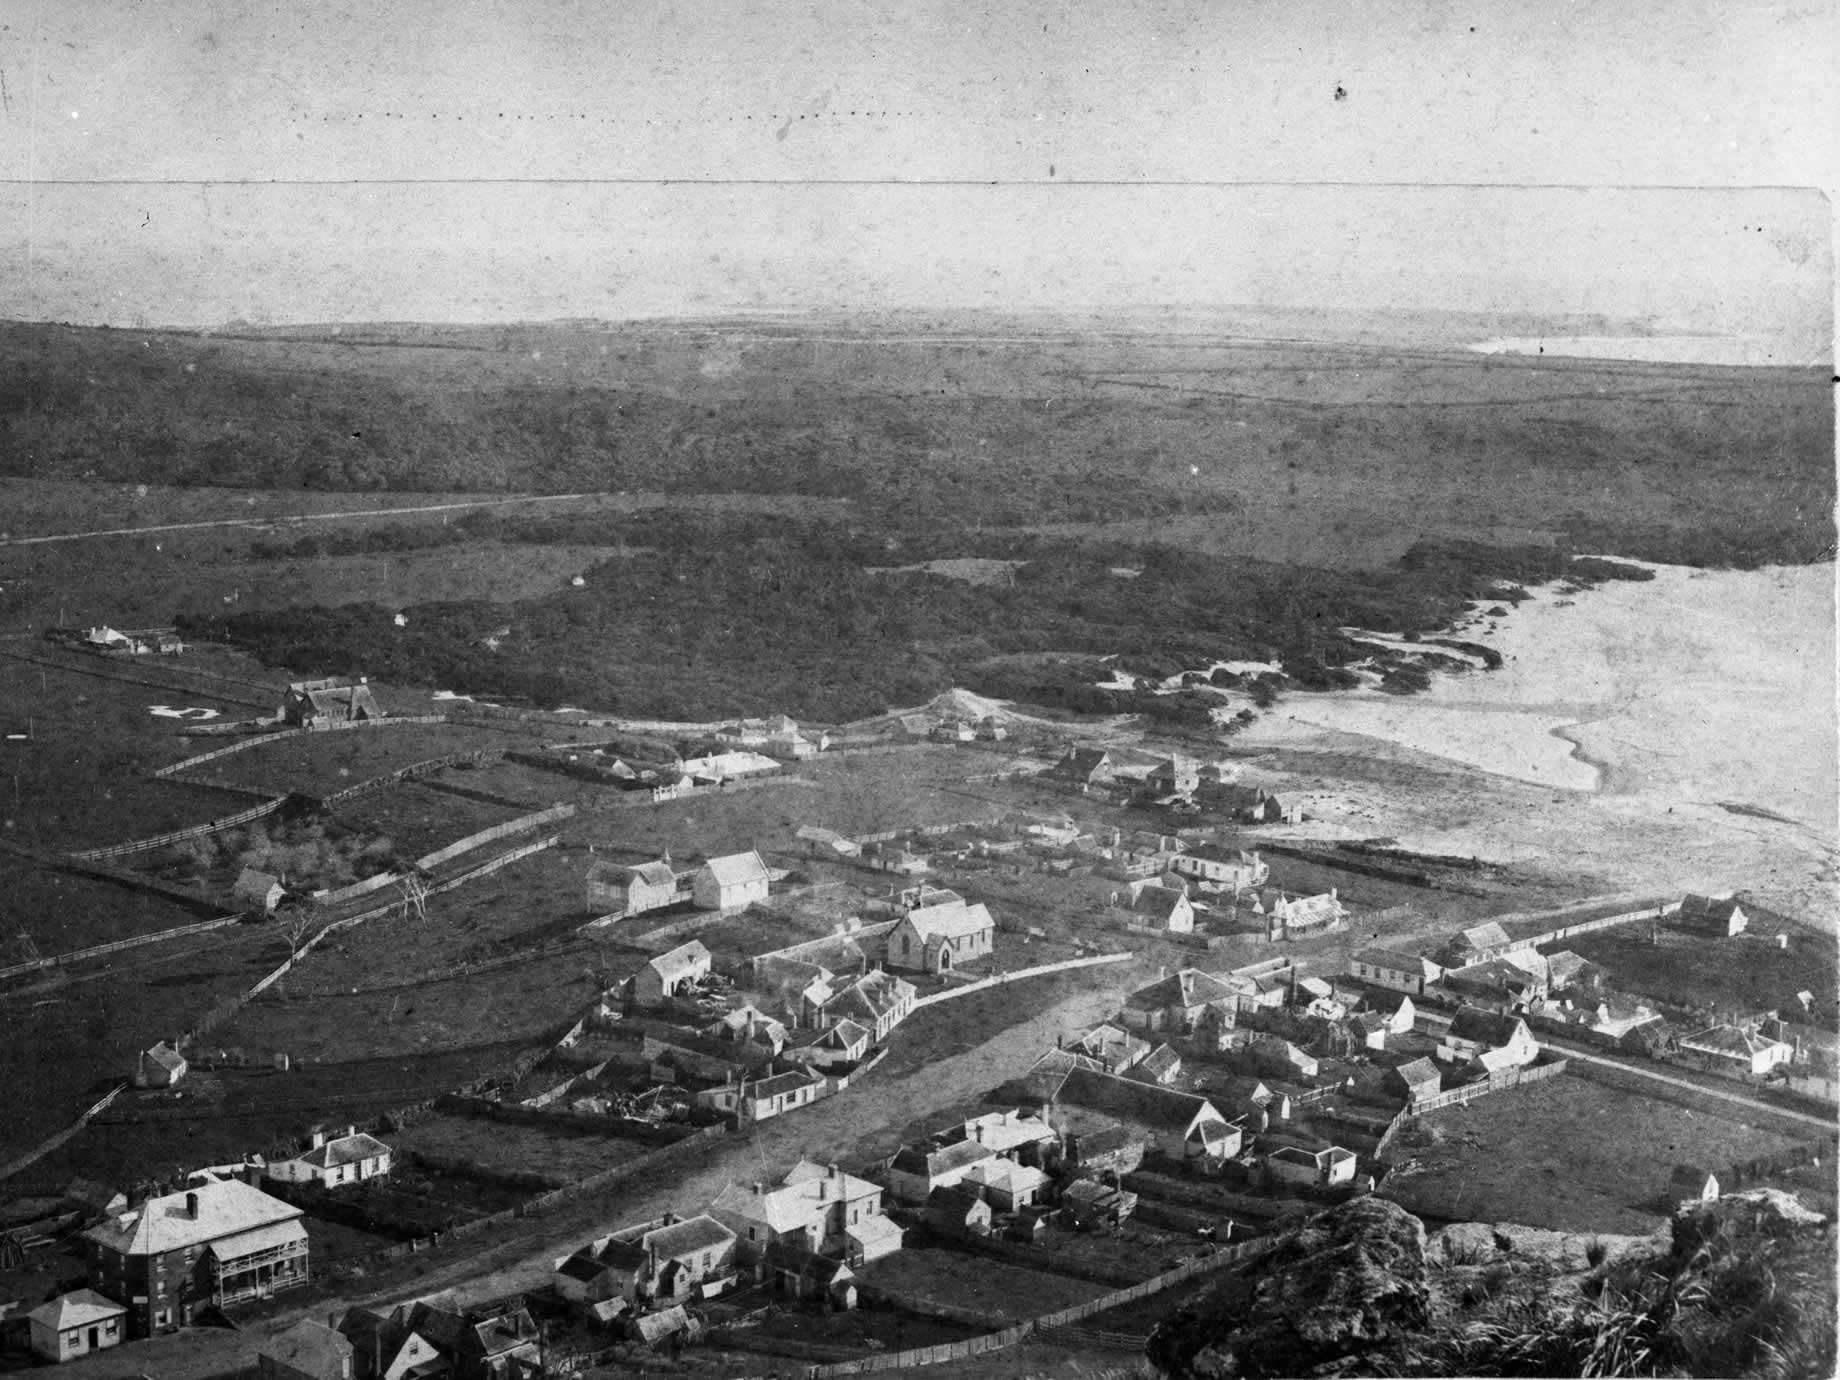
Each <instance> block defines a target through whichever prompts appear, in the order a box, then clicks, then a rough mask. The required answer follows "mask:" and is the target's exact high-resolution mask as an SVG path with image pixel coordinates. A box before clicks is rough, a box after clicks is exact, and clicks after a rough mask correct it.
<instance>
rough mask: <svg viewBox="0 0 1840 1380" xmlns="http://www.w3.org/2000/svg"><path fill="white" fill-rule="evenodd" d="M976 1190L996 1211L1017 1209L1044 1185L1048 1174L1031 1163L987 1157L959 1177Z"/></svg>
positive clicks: (1039, 1191)
mask: <svg viewBox="0 0 1840 1380" xmlns="http://www.w3.org/2000/svg"><path fill="white" fill-rule="evenodd" d="M960 1182H961V1183H963V1185H964V1186H965V1187H967V1188H972V1189H975V1190H977V1191H978V1192H979V1193H980V1194H982V1195H983V1198H984V1201H985V1202H987V1203H989V1204H990V1206H991V1208H992V1210H994V1211H996V1212H1020V1211H1021V1210H1022V1209H1023V1208H1025V1207H1028V1206H1029V1205H1030V1204H1032V1203H1033V1202H1034V1201H1035V1200H1036V1198H1037V1197H1038V1196H1040V1194H1041V1191H1042V1189H1044V1188H1045V1187H1046V1186H1047V1183H1048V1176H1047V1175H1046V1174H1044V1173H1042V1172H1041V1170H1039V1169H1037V1168H1036V1167H1035V1166H1034V1165H1031V1164H1017V1163H1016V1162H1015V1161H1014V1160H1005V1159H999V1158H996V1157H994V1156H993V1157H991V1158H989V1159H984V1160H980V1161H978V1162H977V1163H976V1164H974V1165H972V1166H971V1167H970V1168H969V1169H967V1170H966V1171H965V1176H964V1178H963V1179H962V1180H961V1181H960Z"/></svg>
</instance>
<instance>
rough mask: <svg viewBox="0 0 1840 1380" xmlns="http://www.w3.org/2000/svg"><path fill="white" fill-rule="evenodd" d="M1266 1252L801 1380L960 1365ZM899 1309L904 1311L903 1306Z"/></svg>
mask: <svg viewBox="0 0 1840 1380" xmlns="http://www.w3.org/2000/svg"><path fill="white" fill-rule="evenodd" d="M1271 1246H1272V1243H1271V1242H1270V1241H1268V1240H1265V1239H1264V1238H1260V1239H1258V1240H1255V1241H1245V1242H1241V1243H1240V1244H1238V1245H1233V1246H1222V1247H1220V1248H1219V1249H1218V1250H1216V1251H1215V1252H1214V1253H1213V1254H1212V1255H1207V1256H1200V1257H1197V1258H1195V1259H1192V1260H1186V1261H1184V1262H1182V1263H1181V1264H1180V1265H1177V1266H1176V1267H1175V1268H1173V1269H1170V1270H1165V1271H1163V1272H1162V1273H1161V1274H1159V1275H1154V1276H1152V1277H1151V1278H1149V1279H1146V1280H1144V1281H1143V1282H1142V1283H1141V1284H1133V1285H1130V1286H1129V1287H1128V1288H1124V1289H1118V1290H1114V1291H1113V1292H1112V1293H1109V1294H1101V1295H1100V1296H1099V1297H1098V1298H1095V1299H1088V1300H1087V1301H1086V1302H1084V1303H1076V1304H1074V1305H1073V1306H1072V1307H1071V1308H1063V1309H1061V1310H1060V1311H1059V1312H1057V1313H1048V1314H1044V1315H1043V1316H1041V1317H1039V1318H1030V1319H1027V1320H1025V1321H1023V1322H1020V1323H1017V1324H1015V1325H1014V1326H1013V1327H1006V1328H1004V1329H1002V1330H1001V1331H999V1332H990V1333H985V1334H983V1335H981V1336H977V1337H967V1338H965V1339H964V1340H963V1341H958V1342H942V1343H940V1344H939V1345H937V1346H923V1347H914V1348H912V1349H911V1350H908V1351H891V1352H883V1353H881V1354H880V1355H876V1356H863V1357H860V1358H858V1359H856V1360H853V1361H834V1362H831V1363H830V1364H828V1365H821V1366H813V1367H811V1368H810V1369H808V1370H806V1371H805V1372H804V1375H805V1376H806V1377H807V1380H828V1377H830V1376H837V1375H864V1374H868V1373H871V1372H874V1371H880V1370H907V1369H909V1368H911V1367H915V1366H936V1365H941V1364H943V1363H945V1362H947V1361H961V1360H963V1359H965V1358H966V1357H968V1356H982V1355H984V1354H985V1353H987V1352H991V1351H1002V1350H1005V1349H1007V1348H1009V1347H1012V1346H1015V1345H1017V1344H1018V1343H1019V1342H1021V1341H1023V1340H1024V1339H1025V1338H1027V1337H1029V1336H1031V1335H1033V1334H1035V1333H1038V1332H1039V1333H1047V1334H1052V1333H1053V1332H1054V1331H1055V1330H1056V1329H1064V1328H1068V1327H1071V1326H1072V1325H1073V1324H1075V1323H1079V1322H1082V1321H1084V1320H1085V1319H1087V1318H1090V1317H1092V1316H1094V1315H1095V1314H1098V1313H1103V1312H1105V1311H1106V1310H1108V1309H1111V1308H1116V1307H1118V1306H1119V1305H1120V1304H1125V1303H1135V1302H1136V1301H1137V1300H1138V1299H1143V1298H1148V1297H1150V1296H1151V1295H1152V1294H1159V1293H1161V1292H1162V1291H1163V1290H1165V1289H1168V1288H1171V1287H1173V1286H1174V1285H1177V1284H1181V1283H1184V1282H1186V1281H1188V1280H1191V1279H1193V1278H1195V1277H1196V1276H1197V1275H1201V1274H1207V1273H1210V1272H1212V1271H1215V1270H1223V1269H1225V1268H1226V1267H1228V1266H1229V1265H1237V1264H1241V1263H1243V1262H1245V1261H1247V1260H1251V1259H1253V1258H1254V1257H1256V1256H1259V1255H1262V1254H1264V1253H1265V1252H1266V1251H1268V1250H1270V1249H1271ZM902 1306H903V1307H905V1306H906V1304H905V1303H904V1304H903V1305H902ZM954 1311H955V1312H958V1313H961V1314H963V1315H964V1318H965V1319H966V1320H968V1319H969V1318H970V1317H971V1316H972V1314H973V1313H974V1312H975V1310H963V1309H961V1310H954ZM941 1316H943V1314H941ZM1050 1339H1051V1337H1050Z"/></svg>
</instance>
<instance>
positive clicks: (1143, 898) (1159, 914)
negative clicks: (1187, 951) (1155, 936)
mask: <svg viewBox="0 0 1840 1380" xmlns="http://www.w3.org/2000/svg"><path fill="white" fill-rule="evenodd" d="M1132 890H1133V891H1135V892H1136V893H1137V899H1136V900H1135V901H1134V902H1133V903H1132V905H1131V909H1132V911H1133V912H1134V913H1135V914H1137V915H1138V916H1139V917H1141V918H1140V919H1139V920H1137V921H1135V922H1134V923H1137V924H1142V925H1145V926H1147V927H1149V928H1153V929H1158V930H1163V931H1166V932H1167V933H1169V934H1192V933H1193V932H1194V929H1195V906H1194V903H1193V902H1192V901H1190V900H1189V899H1188V893H1187V892H1186V891H1177V890H1175V889H1174V888H1172V887H1166V886H1157V885H1155V884H1154V883H1151V884H1148V885H1145V886H1140V887H1133V888H1132Z"/></svg>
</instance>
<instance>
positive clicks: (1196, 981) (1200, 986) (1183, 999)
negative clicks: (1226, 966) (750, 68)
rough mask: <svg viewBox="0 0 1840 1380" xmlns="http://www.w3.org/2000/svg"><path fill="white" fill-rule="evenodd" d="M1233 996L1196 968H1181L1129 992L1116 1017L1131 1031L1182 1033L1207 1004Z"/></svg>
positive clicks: (1225, 987)
mask: <svg viewBox="0 0 1840 1380" xmlns="http://www.w3.org/2000/svg"><path fill="white" fill-rule="evenodd" d="M1233 995H1234V993H1233V990H1232V989H1231V988H1230V987H1228V986H1227V985H1226V984H1225V983H1224V982H1222V981H1221V980H1220V979H1219V978H1217V977H1214V976H1212V975H1211V974H1208V973H1204V972H1202V971H1201V970H1200V969H1199V968H1182V969H1179V970H1177V971H1176V972H1173V973H1171V974H1169V976H1167V977H1165V978H1160V979H1158V980H1157V981H1156V982H1153V983H1151V984H1150V985H1149V986H1147V987H1140V988H1138V989H1137V990H1136V991H1135V992H1133V993H1131V994H1130V995H1129V996H1128V997H1126V998H1125V1004H1124V1010H1123V1011H1121V1012H1120V1013H1119V1017H1118V1018H1119V1020H1120V1021H1122V1022H1123V1023H1124V1024H1125V1026H1126V1027H1127V1028H1129V1029H1131V1030H1139V1031H1146V1032H1149V1031H1156V1032H1161V1031H1169V1032H1172V1033H1174V1034H1183V1033H1186V1032H1187V1031H1188V1030H1190V1029H1192V1028H1193V1026H1194V1024H1195V1021H1196V1019H1197V1018H1198V1017H1199V1016H1200V1015H1201V1012H1202V1008H1204V1007H1205V1006H1206V1005H1207V1004H1208V1003H1209V1002H1212V1001H1223V1000H1231V999H1232V998H1233Z"/></svg>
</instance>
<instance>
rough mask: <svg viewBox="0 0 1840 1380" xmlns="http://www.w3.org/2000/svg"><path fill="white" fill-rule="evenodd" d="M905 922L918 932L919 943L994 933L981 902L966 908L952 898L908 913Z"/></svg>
mask: <svg viewBox="0 0 1840 1380" xmlns="http://www.w3.org/2000/svg"><path fill="white" fill-rule="evenodd" d="M905 918H906V920H907V921H908V923H910V924H911V925H912V926H913V927H914V929H915V930H916V931H918V933H919V935H920V938H921V940H922V941H926V940H931V939H958V938H961V937H963V936H965V935H972V934H981V933H983V932H984V931H985V930H992V929H995V928H996V924H997V922H996V921H995V920H992V919H991V918H990V911H989V909H988V908H987V907H986V906H985V905H984V904H983V902H981V901H980V902H979V903H978V904H977V905H974V906H969V905H966V904H965V903H964V901H962V900H960V899H959V898H958V897H956V896H954V897H953V898H952V899H951V900H950V901H943V902H940V903H938V904H936V905H926V906H920V907H918V908H916V909H914V910H910V911H908V912H907V915H906V917H905Z"/></svg>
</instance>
